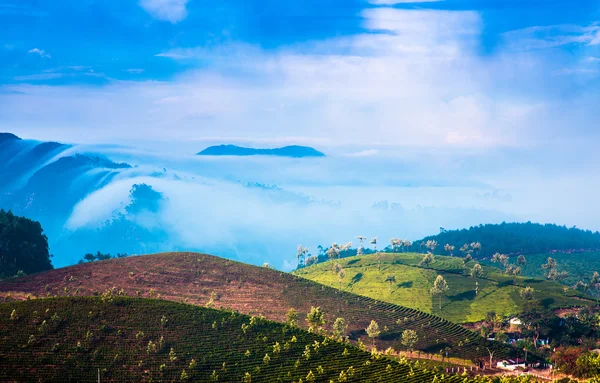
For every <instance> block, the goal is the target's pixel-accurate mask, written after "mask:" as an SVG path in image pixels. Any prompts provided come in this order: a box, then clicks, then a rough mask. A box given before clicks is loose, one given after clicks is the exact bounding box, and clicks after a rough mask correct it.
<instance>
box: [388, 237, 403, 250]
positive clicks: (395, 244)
mask: <svg viewBox="0 0 600 383" xmlns="http://www.w3.org/2000/svg"><path fill="white" fill-rule="evenodd" d="M402 243H403V242H402V240H401V239H399V238H390V245H391V246H392V251H393V252H394V253H397V252H398V248H400V247H401V246H402Z"/></svg>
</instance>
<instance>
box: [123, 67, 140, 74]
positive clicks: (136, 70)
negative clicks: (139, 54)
mask: <svg viewBox="0 0 600 383" xmlns="http://www.w3.org/2000/svg"><path fill="white" fill-rule="evenodd" d="M125 72H127V73H131V74H141V73H144V70H143V69H139V68H130V69H125Z"/></svg>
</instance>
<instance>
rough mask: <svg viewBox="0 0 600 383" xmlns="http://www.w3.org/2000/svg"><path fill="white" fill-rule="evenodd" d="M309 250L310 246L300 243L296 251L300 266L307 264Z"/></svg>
mask: <svg viewBox="0 0 600 383" xmlns="http://www.w3.org/2000/svg"><path fill="white" fill-rule="evenodd" d="M309 251H310V250H309V249H308V247H303V246H302V245H298V251H297V252H296V257H297V258H298V268H300V267H301V266H306V254H308V252H309Z"/></svg>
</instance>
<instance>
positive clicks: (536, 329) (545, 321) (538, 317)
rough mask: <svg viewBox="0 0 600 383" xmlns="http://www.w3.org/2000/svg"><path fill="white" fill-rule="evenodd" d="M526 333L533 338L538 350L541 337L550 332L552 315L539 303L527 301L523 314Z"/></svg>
mask: <svg viewBox="0 0 600 383" xmlns="http://www.w3.org/2000/svg"><path fill="white" fill-rule="evenodd" d="M521 319H522V320H523V322H524V324H525V326H526V331H525V335H526V336H528V335H529V336H531V338H532V340H533V345H534V347H535V348H536V349H537V343H538V339H539V338H540V336H544V335H546V334H548V333H549V332H550V324H551V322H552V314H551V313H550V312H549V311H548V310H547V309H545V308H544V307H543V306H542V305H541V304H540V302H539V301H537V300H531V301H526V302H525V304H524V305H523V310H522V312H521Z"/></svg>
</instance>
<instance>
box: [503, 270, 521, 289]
mask: <svg viewBox="0 0 600 383" xmlns="http://www.w3.org/2000/svg"><path fill="white" fill-rule="evenodd" d="M505 272H506V275H511V276H512V277H513V285H516V284H517V276H518V275H520V274H521V268H520V267H519V266H515V265H507V266H506V270H505Z"/></svg>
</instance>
